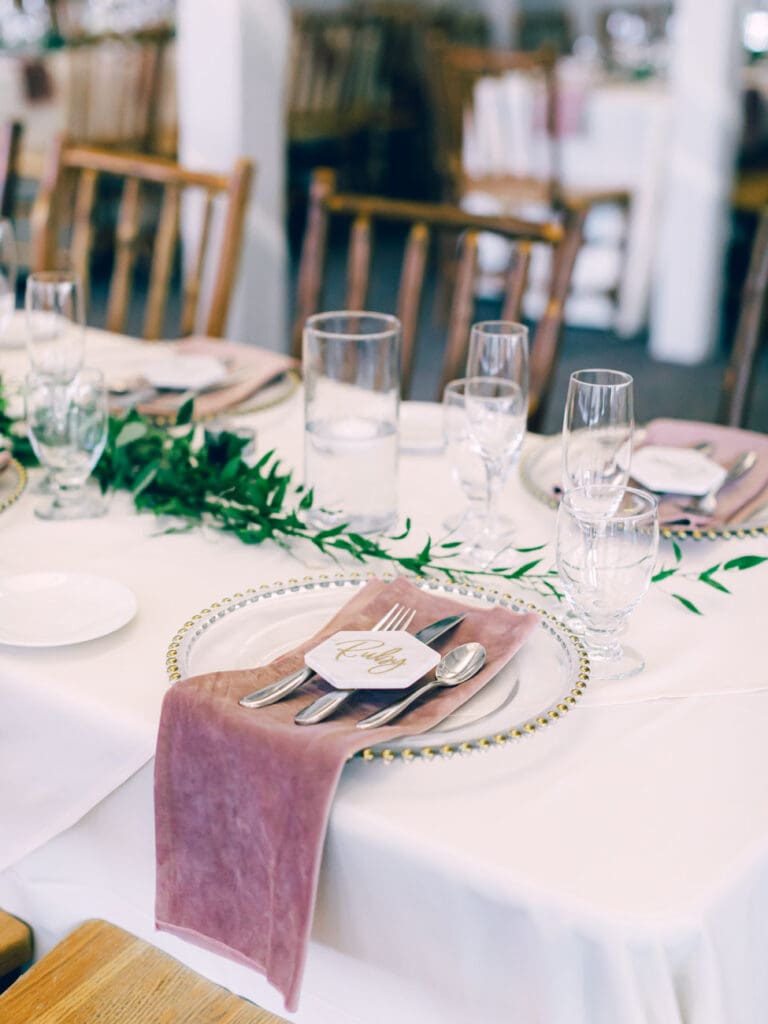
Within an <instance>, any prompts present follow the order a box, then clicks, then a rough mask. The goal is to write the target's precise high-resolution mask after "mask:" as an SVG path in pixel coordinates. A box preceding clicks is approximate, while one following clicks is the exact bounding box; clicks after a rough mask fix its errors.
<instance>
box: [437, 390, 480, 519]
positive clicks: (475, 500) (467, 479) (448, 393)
mask: <svg viewBox="0 0 768 1024" xmlns="http://www.w3.org/2000/svg"><path fill="white" fill-rule="evenodd" d="M466 384H467V382H466V379H465V378H463V377H462V378H460V379H459V380H452V381H449V382H448V383H447V384H446V385H445V388H444V390H443V438H444V440H445V450H446V454H447V456H448V458H449V460H450V463H451V474H452V476H453V478H454V480H455V481H456V483H457V484H458V485H459V486H460V487H461V489H462V491H463V492H464V496H465V497H466V499H467V505H466V508H465V509H464V511H463V512H462V513H461V514H460V515H459V516H455V517H451V518H450V519H448V520H446V522H445V523H444V526H445V528H446V529H447V530H449V531H450V532H451V533H453V532H455V531H457V530H459V531H461V532H462V533H464V532H465V530H466V529H468V528H471V526H472V523H473V522H475V521H476V520H477V518H478V516H480V515H481V514H482V512H481V510H482V508H483V506H484V504H485V500H486V476H485V467H484V466H483V460H482V458H481V457H480V454H479V452H478V451H477V449H476V448H475V446H474V444H473V442H472V437H471V435H470V431H469V424H468V422H467V411H466V407H465V392H466Z"/></svg>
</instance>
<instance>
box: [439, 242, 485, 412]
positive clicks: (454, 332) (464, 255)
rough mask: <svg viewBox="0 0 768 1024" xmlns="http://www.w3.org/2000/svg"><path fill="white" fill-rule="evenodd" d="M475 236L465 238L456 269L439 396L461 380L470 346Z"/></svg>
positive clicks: (476, 253)
mask: <svg viewBox="0 0 768 1024" xmlns="http://www.w3.org/2000/svg"><path fill="white" fill-rule="evenodd" d="M477 246H478V233H477V231H476V230H474V229H472V230H470V231H467V232H466V233H465V234H464V237H463V239H462V245H461V254H460V256H459V263H458V267H457V269H456V279H455V283H454V293H453V301H452V303H451V318H450V321H449V324H448V339H447V341H446V346H445V358H444V359H443V373H442V377H441V380H440V390H441V392H442V390H443V388H444V387H445V385H446V384H447V383H448V381H449V380H454V379H455V378H457V377H463V376H464V367H465V362H466V357H467V345H468V343H469V329H470V326H471V324H472V319H473V311H474V299H475V273H476V270H477V259H478V252H477Z"/></svg>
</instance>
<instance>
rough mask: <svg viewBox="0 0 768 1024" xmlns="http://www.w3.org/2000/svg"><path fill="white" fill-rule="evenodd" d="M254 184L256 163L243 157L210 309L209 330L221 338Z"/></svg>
mask: <svg viewBox="0 0 768 1024" xmlns="http://www.w3.org/2000/svg"><path fill="white" fill-rule="evenodd" d="M252 183H253V163H252V162H251V161H250V160H246V159H244V158H243V157H240V158H239V159H238V160H237V161H236V163H235V167H234V170H233V171H232V174H231V175H230V176H229V178H228V180H227V185H226V191H225V193H224V195H225V202H226V214H225V216H224V227H223V230H222V239H221V247H220V249H219V259H218V264H217V270H216V276H215V278H214V282H213V294H212V295H211V302H210V306H209V308H208V319H207V321H206V325H205V330H206V333H207V334H209V335H210V336H211V337H213V338H220V337H221V335H222V334H223V333H224V330H225V328H226V325H227V313H228V311H229V304H230V301H231V299H232V292H233V291H234V287H235V282H236V279H237V264H238V261H239V259H240V250H241V249H242V247H243V231H244V228H245V220H246V217H247V216H248V198H249V196H250V194H251V185H252Z"/></svg>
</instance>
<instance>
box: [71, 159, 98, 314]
mask: <svg viewBox="0 0 768 1024" xmlns="http://www.w3.org/2000/svg"><path fill="white" fill-rule="evenodd" d="M98 180H99V175H98V171H93V170H87V171H83V173H82V174H81V175H80V178H79V180H78V183H77V188H76V191H75V214H74V218H73V221H72V239H71V242H70V258H71V260H72V268H73V270H74V271H75V273H76V274H77V275H78V276H79V278H80V281H81V283H82V288H83V300H84V302H85V304H86V307H87V304H88V279H89V273H88V270H89V266H88V264H89V257H90V252H91V237H92V234H93V228H92V227H91V213H92V212H93V204H94V200H95V199H96V186H97V185H98Z"/></svg>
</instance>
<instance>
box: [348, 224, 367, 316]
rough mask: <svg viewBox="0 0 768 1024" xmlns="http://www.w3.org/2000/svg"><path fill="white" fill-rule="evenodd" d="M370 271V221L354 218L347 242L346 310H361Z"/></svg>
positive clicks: (363, 305) (363, 304)
mask: <svg viewBox="0 0 768 1024" xmlns="http://www.w3.org/2000/svg"><path fill="white" fill-rule="evenodd" d="M370 270H371V219H370V217H366V216H365V215H363V216H360V217H355V219H354V221H353V223H352V230H351V234H350V240H349V258H348V260H347V295H346V302H345V304H346V308H347V309H363V308H364V307H365V297H366V295H367V294H368V278H369V275H370Z"/></svg>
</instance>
